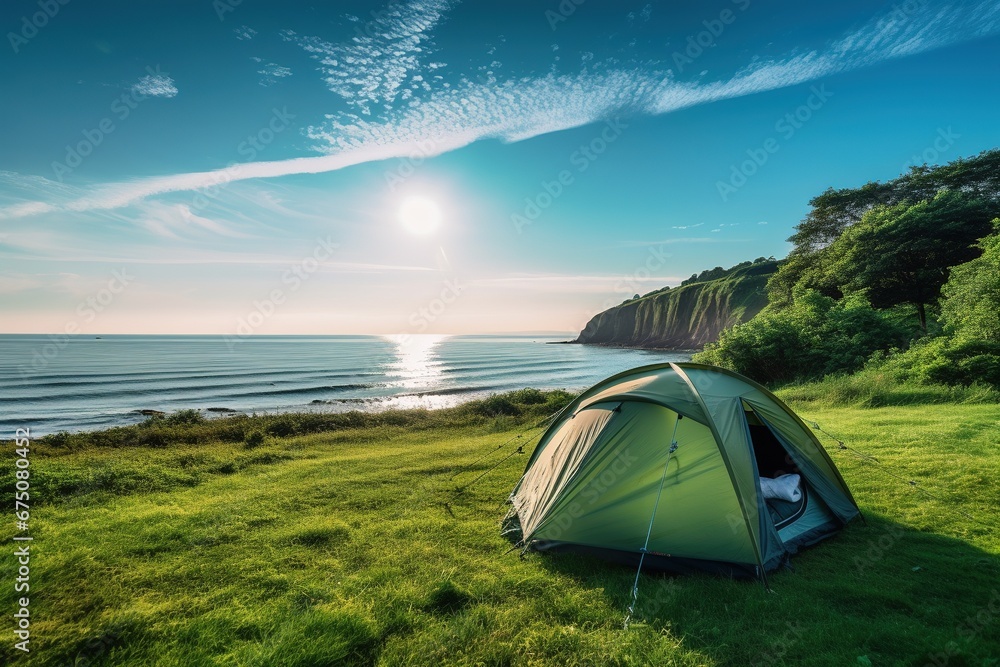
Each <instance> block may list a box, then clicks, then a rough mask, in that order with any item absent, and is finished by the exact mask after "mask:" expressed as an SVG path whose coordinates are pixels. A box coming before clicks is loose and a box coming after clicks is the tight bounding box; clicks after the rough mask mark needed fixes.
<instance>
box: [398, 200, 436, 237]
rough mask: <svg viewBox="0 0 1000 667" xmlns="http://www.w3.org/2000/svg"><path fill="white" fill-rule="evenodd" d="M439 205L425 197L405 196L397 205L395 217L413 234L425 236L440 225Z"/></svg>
mask: <svg viewBox="0 0 1000 667" xmlns="http://www.w3.org/2000/svg"><path fill="white" fill-rule="evenodd" d="M441 217H442V216H441V207H439V206H438V205H437V202H435V201H434V200H432V199H428V198H427V197H407V198H406V199H404V200H403V203H402V204H400V206H399V212H398V213H397V218H398V219H399V222H400V224H402V225H403V228H404V229H405V230H406V231H408V232H409V233H411V234H413V235H414V236H427V235H428V234H432V233H433V232H435V231H436V230H437V228H438V227H440V226H441Z"/></svg>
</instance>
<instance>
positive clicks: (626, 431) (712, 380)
mask: <svg viewBox="0 0 1000 667" xmlns="http://www.w3.org/2000/svg"><path fill="white" fill-rule="evenodd" d="M790 475H797V476H798V479H796V478H795V477H791V476H790ZM776 486H777V487H782V486H784V487H786V488H785V489H780V488H779V489H778V491H779V492H778V493H774V492H772V487H776ZM788 487H793V488H790V489H789V488H788ZM765 495H768V496H775V497H767V498H766V497H765ZM780 496H784V498H782V497H780ZM509 501H510V503H511V504H512V508H511V511H510V513H509V514H508V516H507V519H506V520H505V524H504V526H505V527H504V532H505V533H506V534H508V535H513V537H514V539H515V541H516V542H517V543H518V544H520V545H522V546H523V547H524V548H525V549H528V548H533V549H536V550H573V551H581V552H588V553H593V554H595V555H598V556H602V557H605V558H609V559H612V560H617V561H621V562H625V563H631V564H635V563H636V562H638V563H639V567H640V568H641V567H642V566H643V561H645V564H646V567H652V568H654V569H659V570H669V571H678V572H686V571H692V570H708V571H713V572H718V573H722V574H725V575H728V576H751V577H758V578H764V577H765V574H764V573H765V572H768V571H771V570H774V569H775V568H777V567H778V566H780V565H781V564H782V563H784V562H785V561H786V560H787V558H788V557H789V556H790V555H791V554H793V553H795V552H796V551H797V550H799V549H801V548H803V547H806V546H809V545H811V544H814V543H816V542H818V541H819V540H822V539H824V538H826V537H830V536H831V535H833V534H835V533H836V532H837V531H839V530H840V529H841V528H842V527H843V526H844V525H845V524H847V523H848V522H849V521H850V520H851V519H853V518H854V517H856V516H858V514H859V512H858V507H857V504H856V503H855V502H854V498H853V497H852V496H851V492H850V491H849V490H848V488H847V485H846V484H845V483H844V480H843V478H842V477H841V476H840V473H839V472H838V471H837V468H836V466H834V464H833V461H831V460H830V457H829V456H828V455H827V453H826V451H825V450H824V449H823V447H822V445H820V443H819V441H818V440H817V439H816V438H815V436H813V434H812V432H811V431H810V430H809V429H808V428H807V427H806V426H805V424H803V422H802V420H801V419H799V418H798V417H797V416H796V415H795V414H794V413H793V412H792V411H791V410H790V409H789V408H788V407H787V406H786V405H785V404H784V403H782V402H781V401H780V400H779V399H778V398H777V397H775V396H774V395H773V394H771V393H770V392H769V391H768V390H767V389H765V388H764V387H762V386H760V385H758V384H757V383H755V382H753V381H752V380H749V379H747V378H745V377H743V376H741V375H738V374H736V373H733V372H730V371H727V370H724V369H721V368H716V367H712V366H706V365H702V364H694V363H670V364H656V365H652V366H643V367H641V368H636V369H633V370H630V371H626V372H624V373H621V374H619V375H616V376H614V377H611V378H608V379H607V380H604V381H603V382H601V383H599V384H597V385H595V386H594V387H592V388H590V389H588V390H587V391H585V392H583V394H581V395H580V396H579V397H578V398H577V399H576V400H574V401H573V402H572V403H570V404H569V405H568V406H567V407H566V408H565V409H564V410H563V411H562V412H561V413H559V415H558V416H557V417H556V419H555V421H554V422H553V423H552V425H551V426H550V427H549V429H548V430H547V431H546V432H545V434H544V435H543V436H542V438H541V440H540V441H539V443H538V446H537V447H536V448H535V451H534V453H533V454H532V456H531V458H530V460H529V461H528V465H527V468H526V469H525V471H524V475H523V476H522V477H521V479H520V480H519V481H518V483H517V485H516V486H515V488H514V490H513V491H512V492H511V495H510V498H509Z"/></svg>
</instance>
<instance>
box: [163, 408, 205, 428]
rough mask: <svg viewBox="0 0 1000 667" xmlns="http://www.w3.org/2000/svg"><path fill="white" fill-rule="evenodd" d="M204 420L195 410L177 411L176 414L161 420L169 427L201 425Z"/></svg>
mask: <svg viewBox="0 0 1000 667" xmlns="http://www.w3.org/2000/svg"><path fill="white" fill-rule="evenodd" d="M204 421H205V418H204V417H203V416H202V414H201V413H200V412H198V411H197V410H178V411H177V412H175V413H173V414H171V415H168V416H167V417H164V418H163V422H164V423H166V424H169V425H170V426H179V425H181V424H202V423H204Z"/></svg>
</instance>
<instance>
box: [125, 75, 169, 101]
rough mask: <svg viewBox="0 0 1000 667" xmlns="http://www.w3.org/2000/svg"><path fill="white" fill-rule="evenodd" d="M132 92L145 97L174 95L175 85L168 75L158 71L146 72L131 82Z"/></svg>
mask: <svg viewBox="0 0 1000 667" xmlns="http://www.w3.org/2000/svg"><path fill="white" fill-rule="evenodd" d="M132 92H134V93H135V94H137V95H143V96H146V97H174V96H175V95H177V86H175V85H174V80H173V79H171V78H170V77H169V76H167V75H165V74H160V73H154V74H147V75H146V76H144V77H142V78H141V79H139V80H138V81H137V82H136V83H134V84H132Z"/></svg>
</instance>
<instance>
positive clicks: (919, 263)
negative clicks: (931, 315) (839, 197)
mask: <svg viewBox="0 0 1000 667" xmlns="http://www.w3.org/2000/svg"><path fill="white" fill-rule="evenodd" d="M992 208H993V207H992V206H991V205H990V204H988V203H987V202H986V201H984V200H982V199H976V198H971V197H970V196H968V195H964V194H962V193H960V192H954V191H944V192H941V193H939V194H938V195H937V196H935V197H934V198H933V199H931V200H929V201H923V202H920V203H917V204H912V205H911V204H907V203H902V204H897V205H895V206H889V207H878V208H875V209H872V210H871V211H869V212H868V213H866V214H865V215H864V216H863V217H862V218H861V220H860V221H859V222H858V223H856V224H854V225H852V226H851V227H849V228H848V229H847V230H845V231H844V233H843V234H842V235H841V236H840V238H838V239H837V241H836V242H835V243H834V244H833V245H832V246H831V247H830V249H829V251H830V254H831V259H832V261H831V263H830V264H829V265H828V266H829V267H830V271H831V272H832V273H833V275H834V276H835V278H836V281H837V282H838V284H839V285H840V286H841V289H842V290H843V292H844V293H845V294H847V293H850V292H863V293H865V294H866V295H867V297H868V299H869V300H870V301H871V303H872V305H873V306H875V307H876V308H889V307H892V306H895V305H897V304H901V303H911V304H913V305H915V306H916V307H917V315H918V318H919V321H920V328H921V329H922V330H924V331H926V330H927V315H926V306H927V304H930V303H934V302H936V301H937V299H938V297H939V295H940V293H941V287H942V286H943V285H944V284H945V282H946V281H947V280H948V270H949V268H950V267H952V266H956V265H958V264H962V263H965V262H968V261H970V260H973V259H975V258H976V257H977V256H979V254H980V253H981V250H980V249H979V248H977V247H975V246H974V245H973V244H975V243H976V241H978V240H979V239H981V238H982V237H984V236H986V235H987V234H989V233H990V231H991V229H992V225H991V223H990V219H991V217H992V215H991V212H992Z"/></svg>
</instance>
